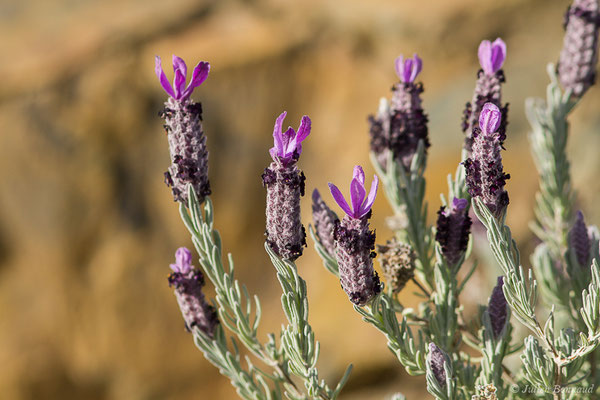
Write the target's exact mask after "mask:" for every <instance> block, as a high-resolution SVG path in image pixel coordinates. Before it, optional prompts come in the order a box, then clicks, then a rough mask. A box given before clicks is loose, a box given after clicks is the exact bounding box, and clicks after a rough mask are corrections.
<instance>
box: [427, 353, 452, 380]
mask: <svg viewBox="0 0 600 400" xmlns="http://www.w3.org/2000/svg"><path fill="white" fill-rule="evenodd" d="M447 357H448V356H447V355H446V353H444V351H443V350H442V349H440V348H439V347H438V346H437V345H436V344H435V343H433V342H431V343H429V353H428V354H427V364H428V365H429V368H430V369H431V373H432V374H433V376H434V377H435V380H436V381H437V383H439V385H440V386H441V387H446V370H445V369H444V364H446V362H447Z"/></svg>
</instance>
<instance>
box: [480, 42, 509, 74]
mask: <svg viewBox="0 0 600 400" xmlns="http://www.w3.org/2000/svg"><path fill="white" fill-rule="evenodd" d="M478 55H479V64H481V68H482V69H483V72H484V73H485V74H486V75H493V74H495V73H496V72H497V71H498V70H499V69H500V68H502V64H503V63H504V59H505V58H506V44H505V43H504V41H503V40H502V39H500V38H498V39H496V40H494V42H493V43H492V42H490V41H489V40H484V41H482V42H481V44H480V45H479V52H478Z"/></svg>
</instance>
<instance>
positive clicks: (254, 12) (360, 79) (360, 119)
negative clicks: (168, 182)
mask: <svg viewBox="0 0 600 400" xmlns="http://www.w3.org/2000/svg"><path fill="white" fill-rule="evenodd" d="M567 6H568V2H565V1H557V2H548V1H547V0H506V1H502V2H498V1H485V2H484V1H480V0H454V1H447V0H431V1H428V2H415V1H407V0H405V1H398V0H396V1H358V0H346V1H343V2H342V1H333V0H321V1H318V0H307V1H290V0H288V1H275V0H256V1H253V0H247V1H230V0H223V1H216V0H213V1H207V0H200V1H199V0H196V1H190V0H173V1H169V2H166V1H157V0H146V1H141V0H105V1H102V2H100V1H71V0H70V1H67V0H54V1H45V0H30V1H28V2H21V3H18V2H4V3H3V4H0V21H1V23H0V37H1V38H2V40H0V58H1V60H0V76H1V77H2V84H1V85H0V125H1V126H2V131H3V132H2V134H1V135H0V163H1V164H0V170H1V171H2V183H3V189H2V190H1V191H0V393H2V395H0V397H1V398H2V399H55V398H56V399H64V400H68V399H92V400H93V399H127V400H137V399H140V400H141V399H233V398H236V396H235V393H234V391H233V389H232V388H231V386H230V384H229V382H228V380H227V379H226V378H224V377H222V376H220V375H219V374H218V372H217V371H216V369H214V368H213V367H212V366H211V365H210V364H209V363H208V362H207V361H206V360H205V359H204V358H203V357H202V354H201V353H200V352H199V351H197V350H196V348H195V347H194V344H193V342H192V337H191V335H190V334H188V333H187V332H186V331H185V329H184V326H183V321H182V318H181V315H180V313H179V310H178V308H177V304H176V302H175V298H174V296H173V294H172V292H171V290H170V289H169V287H168V285H167V281H166V277H167V275H168V273H169V269H168V265H169V263H170V262H172V260H173V254H174V251H175V249H176V248H177V247H179V246H183V245H185V246H188V247H191V241H190V239H189V236H188V233H187V231H186V229H185V227H184V226H183V224H182V223H181V222H180V220H179V214H178V207H177V205H176V204H175V203H173V201H172V197H171V194H170V190H169V189H168V188H167V187H166V186H165V185H164V183H163V172H164V171H165V170H166V168H167V166H168V164H169V155H168V149H167V142H166V138H165V134H164V132H163V129H162V123H163V122H162V120H161V119H160V118H159V117H158V116H157V112H158V111H159V110H160V109H161V108H162V102H163V101H164V100H165V98H166V95H165V93H164V92H163V91H162V89H161V87H160V85H159V84H158V81H157V78H156V76H155V75H154V56H155V55H160V56H162V57H163V60H165V62H164V63H163V65H165V67H169V66H170V62H168V60H170V56H171V54H173V53H174V54H177V55H179V56H181V57H183V59H184V60H186V61H187V62H188V65H190V64H191V65H192V66H193V65H195V64H196V63H197V62H198V61H200V60H205V61H209V62H210V63H211V66H212V69H211V73H210V76H209V78H208V80H207V81H206V82H205V83H204V84H203V85H202V86H201V87H200V88H199V89H196V91H195V93H194V96H193V97H194V99H196V100H198V101H201V102H202V104H203V108H204V128H205V132H206V134H207V136H208V146H209V149H210V178H211V186H212V189H213V196H212V199H213V201H214V204H215V207H216V225H217V227H218V229H219V230H220V232H221V234H222V236H223V243H224V247H225V251H231V252H232V253H233V255H234V258H235V260H236V272H237V277H238V279H240V280H241V281H242V282H243V283H245V284H246V285H247V286H248V288H249V291H250V292H251V293H256V294H259V295H260V298H261V300H262V304H263V309H264V310H263V314H264V320H263V323H262V328H261V331H260V337H261V338H264V339H266V334H267V333H268V332H271V331H279V327H280V325H281V324H282V323H283V321H284V317H283V314H282V312H281V310H280V302H279V296H280V288H279V285H278V283H277V280H276V278H275V274H274V270H273V267H272V266H271V265H270V263H269V262H268V257H267V256H266V254H265V252H264V249H263V240H264V236H263V232H264V197H265V192H264V189H263V187H262V185H261V180H260V175H261V173H262V171H263V169H264V167H266V166H267V165H268V163H269V160H270V158H269V154H268V149H269V148H270V147H271V146H272V129H273V123H274V121H275V118H276V116H277V115H279V113H280V112H281V111H283V110H287V111H288V118H287V120H286V121H285V122H286V123H287V124H289V125H292V126H294V127H296V126H297V125H298V123H299V120H300V117H301V116H302V115H303V114H307V115H309V116H310V117H311V118H312V121H313V130H312V133H311V135H310V137H309V138H308V139H307V141H306V142H305V145H304V149H303V154H302V157H301V159H300V163H299V164H300V167H301V168H302V169H303V170H304V172H305V174H306V176H307V192H308V193H311V192H312V190H313V188H315V187H316V188H319V189H320V191H321V192H322V194H323V196H324V198H325V200H326V201H328V202H329V203H330V204H331V205H332V206H333V205H334V204H333V202H332V200H331V197H330V196H329V194H328V193H327V190H326V188H327V186H326V184H327V182H329V181H331V182H335V183H337V184H339V185H341V187H343V188H344V190H345V189H346V188H347V186H348V183H349V180H350V177H351V173H352V172H351V171H352V167H353V166H354V165H355V164H361V165H363V166H364V167H365V169H366V172H367V173H368V174H370V175H372V173H373V169H372V167H371V166H370V163H369V158H368V141H369V139H368V125H367V115H368V114H370V113H374V112H375V111H376V110H377V106H378V101H379V98H380V97H382V96H389V95H390V91H389V90H390V88H391V86H392V84H393V83H394V82H395V80H396V76H395V73H394V68H393V65H394V63H393V62H394V59H395V57H396V56H398V55H399V54H401V53H402V54H405V55H412V54H413V53H414V52H418V54H419V55H420V56H421V57H422V59H423V63H424V68H423V72H422V74H421V80H422V81H423V83H424V85H425V93H424V95H423V98H424V107H425V109H426V112H427V113H428V114H429V117H430V124H429V129H430V138H431V143H432V146H431V148H430V152H429V165H428V170H427V179H428V188H427V190H428V192H427V198H428V201H429V209H430V219H431V220H432V221H433V220H434V217H435V211H436V210H437V208H438V207H439V205H440V200H439V193H440V192H443V193H447V187H446V175H447V174H448V173H450V172H452V173H454V171H455V170H456V167H457V163H458V162H459V161H460V148H461V143H462V133H461V131H460V121H461V115H462V111H463V108H464V105H465V102H467V101H469V100H470V99H471V96H472V90H473V86H474V82H475V77H476V73H477V70H478V69H479V66H478V61H477V56H476V55H477V46H478V44H479V42H480V41H481V40H482V39H491V40H493V39H495V38H496V37H498V36H500V37H502V38H503V39H504V40H505V41H506V43H507V46H508V57H507V61H506V63H505V67H504V70H505V74H506V77H507V83H506V85H505V86H504V92H503V100H504V101H507V102H509V103H510V111H509V121H510V123H509V128H508V140H507V141H506V143H505V146H506V148H507V151H506V152H505V154H504V157H505V169H506V170H507V171H508V172H509V173H511V176H512V178H511V180H510V181H509V183H508V186H507V187H508V191H509V193H510V196H511V206H510V208H509V224H510V225H511V227H512V229H513V231H514V233H515V234H516V237H517V240H518V242H519V244H520V246H521V248H522V250H524V256H523V257H522V259H523V260H524V261H525V262H527V261H528V260H527V259H528V256H527V254H528V252H529V251H530V250H531V249H532V247H533V237H532V234H531V233H530V231H529V229H528V227H527V223H528V221H530V220H531V219H532V215H533V214H532V205H533V196H534V192H535V190H536V188H537V175H536V172H535V169H534V165H533V162H532V159H531V156H530V154H529V146H528V142H527V132H528V129H529V128H528V125H527V122H526V120H525V115H524V109H523V104H524V100H525V98H526V97H529V96H544V94H545V86H546V84H547V82H548V78H547V76H546V74H545V68H546V63H548V62H551V61H555V60H556V59H557V58H558V54H559V51H560V47H561V46H562V35H563V30H562V27H561V24H562V18H563V13H564V11H565V10H566V8H567ZM166 72H167V75H168V76H169V77H171V76H172V71H171V70H170V68H166ZM599 106H600V90H599V89H598V88H593V89H592V90H590V92H589V93H588V94H587V95H586V97H585V98H584V100H583V102H582V103H581V104H580V105H579V106H578V109H577V110H576V112H575V113H574V114H573V115H572V124H571V125H572V135H571V137H570V143H569V148H568V151H569V154H570V156H571V160H572V174H573V177H574V178H573V180H574V185H575V187H576V188H577V190H578V204H579V205H580V207H581V208H582V209H583V210H584V211H585V213H586V218H587V220H588V221H589V222H593V221H596V222H597V221H598V220H599V218H600V208H599V207H597V203H594V201H593V199H594V196H596V195H597V193H598V190H599V188H600V180H599V179H598V178H597V173H598V171H599V170H600V168H599V167H600V161H599V160H598V156H597V149H598V148H600V134H598V132H595V130H596V129H595V128H594V127H596V126H598V123H599V122H600V114H598V112H597V110H598V107H599ZM302 206H303V210H304V212H303V221H304V224H305V225H307V224H308V223H309V222H310V196H306V198H304V199H303V202H302ZM335 210H336V211H340V210H339V209H337V207H336V208H335ZM390 214H391V208H390V207H389V205H388V204H387V202H386V200H385V196H384V193H383V190H381V191H380V194H379V196H378V199H377V201H376V203H375V207H374V219H373V222H372V226H373V227H375V228H376V229H377V234H378V242H379V243H383V242H385V240H386V239H388V238H389V237H390V236H391V232H390V231H389V230H388V229H387V228H386V227H385V223H384V218H385V217H386V216H387V215H390ZM482 247H485V243H483V244H482ZM298 266H299V270H300V273H301V275H302V276H303V277H304V278H305V279H306V281H307V282H308V290H309V300H310V305H311V308H310V311H311V314H310V321H311V323H312V325H313V328H314V330H315V332H316V336H317V339H318V340H319V341H320V342H321V357H320V362H319V368H320V374H321V376H322V377H323V378H325V379H326V380H327V381H328V382H329V383H330V384H331V385H333V386H335V382H336V381H337V380H338V379H339V378H340V376H341V374H342V373H343V371H344V368H345V366H346V365H347V364H348V363H354V365H355V369H354V371H353V374H352V376H351V379H350V382H349V383H348V386H347V388H346V389H345V391H344V392H343V395H342V398H345V399H383V398H385V396H389V395H391V394H393V393H394V392H397V391H400V392H403V393H404V394H406V395H408V398H412V395H414V394H422V393H424V390H425V389H424V386H425V380H424V378H423V377H417V378H414V377H409V376H408V375H407V374H406V373H405V372H404V370H403V368H402V366H401V365H400V364H399V363H398V362H397V361H396V359H395V358H394V356H393V355H392V354H391V353H390V352H389V351H388V350H387V348H386V344H385V340H384V338H383V336H382V335H381V334H380V333H379V332H377V331H376V330H375V329H374V328H373V327H371V326H369V325H366V324H364V323H363V322H362V321H361V320H360V318H359V316H358V314H357V313H356V312H354V310H353V309H352V307H351V304H350V303H349V302H348V300H347V297H346V295H345V294H344V292H343V291H342V290H341V289H340V286H339V282H336V280H335V278H334V277H332V276H331V275H329V274H328V273H327V272H326V271H325V270H324V269H323V267H322V266H321V262H320V260H319V258H318V256H317V255H316V253H315V252H314V251H313V250H312V241H311V240H310V239H309V248H308V249H307V250H306V251H305V255H304V256H303V257H302V258H301V259H299V261H298ZM377 267H379V266H378V265H377ZM486 268H488V266H486V265H485V263H483V264H481V265H480V267H479V269H480V270H481V272H483V273H481V274H479V275H480V277H479V278H478V277H476V278H475V279H479V283H477V281H474V282H471V285H470V288H469V289H468V290H467V292H466V294H465V295H464V296H463V297H464V298H463V301H464V302H465V303H473V302H485V301H486V299H487V297H488V295H489V289H490V288H491V286H492V285H493V283H494V279H493V278H490V279H487V278H485V277H486V274H485V270H486ZM490 268H494V267H490ZM487 275H492V274H487ZM481 276H483V277H484V278H485V279H486V280H483V279H482V278H481ZM207 290H208V293H209V294H211V293H212V292H211V289H210V288H209V289H207ZM411 291H412V289H411V288H409V289H406V290H405V292H403V294H402V296H403V297H405V298H409V297H410V296H411Z"/></svg>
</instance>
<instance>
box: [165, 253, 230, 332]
mask: <svg viewBox="0 0 600 400" xmlns="http://www.w3.org/2000/svg"><path fill="white" fill-rule="evenodd" d="M171 269H172V270H173V273H172V274H171V275H169V286H174V287H175V297H176V298H177V303H178V304H179V308H180V309H181V313H182V315H183V319H184V321H185V325H186V327H187V328H188V329H189V330H192V329H194V328H198V329H200V330H201V331H202V332H204V333H205V334H206V335H208V336H209V337H211V338H212V337H213V336H214V333H215V329H216V328H217V325H218V324H219V319H218V317H217V312H216V311H215V309H214V307H213V306H211V305H209V304H208V303H207V302H206V299H205V298H204V293H202V287H203V286H204V275H203V274H202V272H201V271H199V270H197V269H195V268H194V267H193V266H192V253H191V252H190V251H189V250H188V249H187V248H185V247H180V248H179V249H177V251H176V252H175V264H171Z"/></svg>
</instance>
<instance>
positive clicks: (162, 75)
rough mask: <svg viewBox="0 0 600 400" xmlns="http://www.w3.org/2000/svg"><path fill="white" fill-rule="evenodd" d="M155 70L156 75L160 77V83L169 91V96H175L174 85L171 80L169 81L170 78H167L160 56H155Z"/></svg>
mask: <svg viewBox="0 0 600 400" xmlns="http://www.w3.org/2000/svg"><path fill="white" fill-rule="evenodd" d="M154 72H155V73H156V76H157V77H158V80H159V82H160V85H161V86H162V87H163V89H164V90H165V92H167V94H168V95H169V96H171V97H173V98H175V92H173V87H172V86H171V82H169V80H168V79H167V76H166V75H165V72H164V71H163V69H162V65H161V61H160V57H159V56H156V57H155V58H154Z"/></svg>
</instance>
